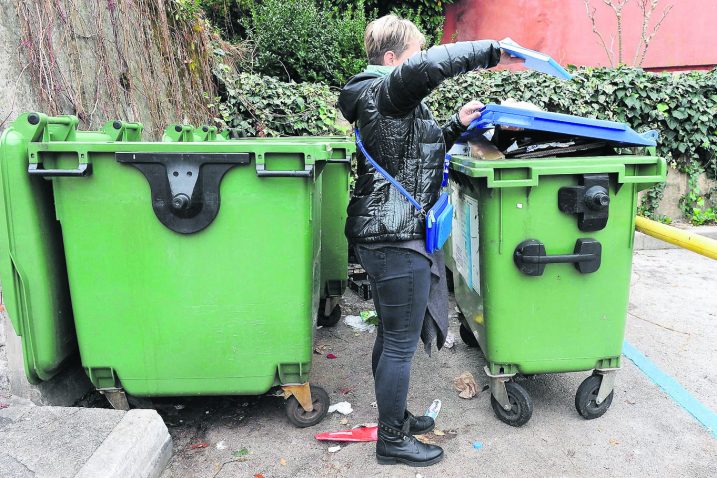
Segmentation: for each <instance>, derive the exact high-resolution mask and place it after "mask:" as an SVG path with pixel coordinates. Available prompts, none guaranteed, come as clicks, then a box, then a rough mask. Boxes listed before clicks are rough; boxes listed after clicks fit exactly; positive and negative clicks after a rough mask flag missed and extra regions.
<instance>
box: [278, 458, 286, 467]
mask: <svg viewBox="0 0 717 478" xmlns="http://www.w3.org/2000/svg"><path fill="white" fill-rule="evenodd" d="M279 464H280V465H281V466H286V460H285V459H283V458H282V459H281V460H279Z"/></svg>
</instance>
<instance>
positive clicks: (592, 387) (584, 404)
mask: <svg viewBox="0 0 717 478" xmlns="http://www.w3.org/2000/svg"><path fill="white" fill-rule="evenodd" d="M601 383H602V376H601V375H591V376H589V377H588V378H586V379H585V380H583V383H581V384H580V386H579V387H578V393H576V394H575V409H576V410H577V411H578V413H579V414H580V415H582V417H583V418H585V419H586V420H592V419H593V418H598V417H601V416H603V415H604V414H605V412H607V409H608V408H610V405H611V404H612V397H613V395H614V394H615V393H614V391H613V392H610V395H608V396H607V397H606V398H605V400H604V401H603V402H602V403H601V404H600V405H598V404H597V401H596V400H597V396H598V391H599V390H600V384H601Z"/></svg>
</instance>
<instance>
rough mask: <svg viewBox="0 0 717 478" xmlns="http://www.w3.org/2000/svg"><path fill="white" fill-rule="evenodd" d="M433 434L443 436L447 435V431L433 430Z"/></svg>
mask: <svg viewBox="0 0 717 478" xmlns="http://www.w3.org/2000/svg"><path fill="white" fill-rule="evenodd" d="M433 434H434V435H436V436H437V437H442V436H444V435H445V433H443V432H442V431H440V430H433Z"/></svg>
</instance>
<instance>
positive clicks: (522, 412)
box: [490, 382, 533, 427]
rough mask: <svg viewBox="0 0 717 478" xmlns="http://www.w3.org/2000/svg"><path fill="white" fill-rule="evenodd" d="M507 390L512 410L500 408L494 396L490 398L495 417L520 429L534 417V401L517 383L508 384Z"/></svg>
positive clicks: (506, 385)
mask: <svg viewBox="0 0 717 478" xmlns="http://www.w3.org/2000/svg"><path fill="white" fill-rule="evenodd" d="M505 389H506V391H507V392H508V401H509V402H510V404H511V406H512V408H511V409H510V410H505V409H504V408H503V407H501V406H500V403H498V400H496V399H495V397H494V396H493V395H491V396H490V404H491V405H492V406H493V412H495V416H496V417H498V419H499V420H500V421H501V422H503V423H507V424H508V425H510V426H512V427H520V426H523V425H525V424H526V423H528V420H530V417H532V416H533V401H532V400H531V399H530V395H528V392H527V391H526V390H525V389H524V388H523V387H521V386H520V385H518V384H517V383H515V382H506V384H505Z"/></svg>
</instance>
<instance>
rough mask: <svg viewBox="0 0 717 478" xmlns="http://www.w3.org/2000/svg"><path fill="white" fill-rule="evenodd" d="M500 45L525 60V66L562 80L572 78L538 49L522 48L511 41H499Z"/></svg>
mask: <svg viewBox="0 0 717 478" xmlns="http://www.w3.org/2000/svg"><path fill="white" fill-rule="evenodd" d="M500 47H501V48H502V49H503V50H505V51H506V52H508V53H510V54H511V55H513V56H515V57H518V58H522V59H523V60H525V67H526V68H529V69H531V70H536V71H539V72H541V73H545V74H547V75H550V76H555V77H558V78H562V79H564V80H572V79H573V75H571V74H570V73H568V72H567V70H566V69H565V68H563V67H562V66H560V65H559V64H558V62H556V61H555V60H553V58H552V57H550V56H549V55H546V54H545V53H540V52H539V51H535V50H531V49H529V48H524V47H522V46H520V45H517V44H516V43H513V42H511V41H505V40H504V41H502V42H500Z"/></svg>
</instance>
